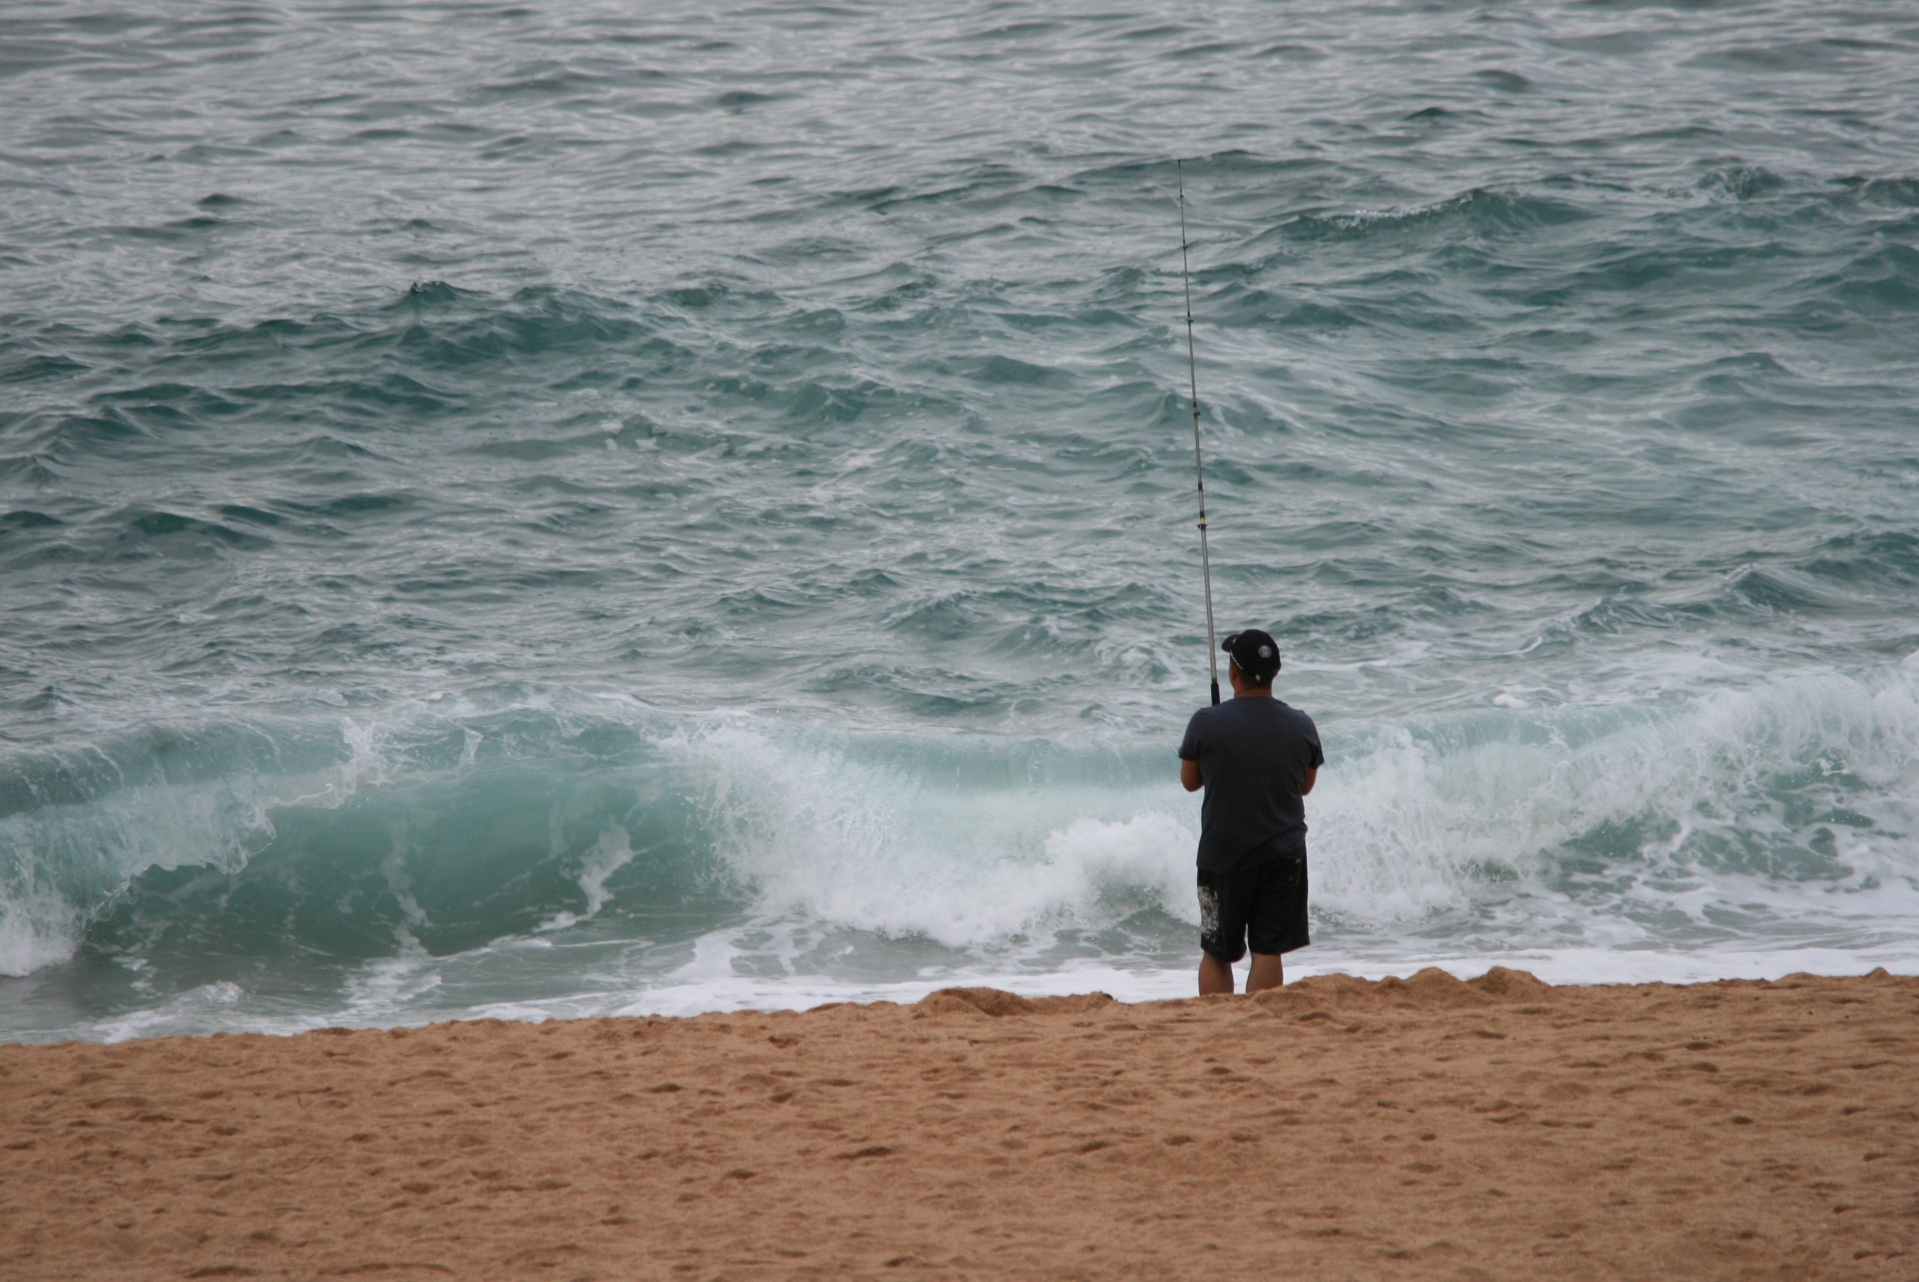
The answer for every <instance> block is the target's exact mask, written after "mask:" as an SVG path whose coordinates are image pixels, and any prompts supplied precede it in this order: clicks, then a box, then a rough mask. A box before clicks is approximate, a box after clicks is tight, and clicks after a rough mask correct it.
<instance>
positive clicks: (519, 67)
mask: <svg viewBox="0 0 1919 1282" xmlns="http://www.w3.org/2000/svg"><path fill="white" fill-rule="evenodd" d="M1176 160H1178V161H1180V162H1181V165H1180V166H1179V167H1178V168H1176V166H1175V161H1176ZM1182 174H1183V181H1184V186H1185V196H1186V203H1185V214H1186V219H1187V226H1188V234H1189V236H1190V241H1191V264H1192V308H1193V315H1194V320H1195V325H1194V337H1195V344H1196V349H1197V380H1198V386H1199V399H1200V403H1201V426H1202V429H1203V433H1204V446H1205V451H1206V467H1207V494H1208V506H1209V515H1210V518H1211V548H1212V565H1213V591H1214V597H1215V603H1216V608H1217V610H1218V614H1219V620H1220V624H1221V630H1222V631H1226V630H1231V629H1233V628H1237V627H1243V626H1260V627H1264V628H1267V629H1269V630H1270V631H1272V632H1273V633H1274V634H1275V635H1276V636H1277V637H1278V638H1279V640H1280V642H1281V645H1282V648H1283V651H1284V654H1285V668H1284V671H1283V672H1282V673H1281V675H1280V678H1279V682H1278V685H1277V687H1276V689H1277V693H1278V694H1279V695H1280V697H1282V698H1284V699H1286V700H1287V701H1289V702H1291V703H1293V704H1295V705H1297V706H1299V707H1302V708H1304V709H1306V710H1307V711H1309V712H1310V713H1311V714H1312V715H1313V716H1314V717H1315V718H1316V719H1317V721H1318V724H1319V726H1320V729H1321V732H1322V736H1323V739H1324V743H1325V750H1326V756H1327V765H1326V767H1325V768H1324V770H1322V771H1321V774H1320V784H1319V788H1318V790H1317V791H1316V792H1315V793H1314V794H1313V796H1312V797H1311V799H1310V800H1309V802H1308V820H1309V823H1310V825H1311V837H1310V839H1309V840H1310V843H1311V862H1312V878H1313V890H1314V899H1313V932H1314V939H1313V944H1312V946H1311V947H1310V948H1308V949H1306V950H1305V951H1303V952H1300V953H1297V954H1294V955H1292V956H1291V957H1290V958H1289V973H1290V974H1291V975H1294V976H1298V975H1308V974H1314V973H1322V972H1328V971H1347V972H1352V973H1356V974H1363V975H1370V976H1378V975H1384V974H1407V973H1410V972H1411V971H1413V970H1416V969H1418V968H1420V967H1423V966H1426V965H1440V966H1443V967H1445V968H1447V969H1449V970H1452V971H1454V972H1455V973H1458V974H1461V975H1473V974H1477V973H1479V972H1480V971H1483V970H1484V969H1486V968H1488V967H1489V966H1491V965H1494V964H1504V965H1509V966H1514V967H1520V968H1524V969H1527V970H1530V971H1533V972H1534V973H1536V974H1538V975H1540V976H1541V977H1542V978H1545V979H1548V980H1551V981H1553V982H1558V983H1589V982H1608V981H1625V980H1647V979H1667V980H1694V979H1706V978H1715V977H1729V976H1776V975H1781V974H1785V973H1788V972H1792V971H1798V970H1810V971H1817V972H1825V973H1857V972H1864V971H1867V970H1870V969H1872V968H1873V967H1875V966H1886V967H1889V968H1892V969H1895V970H1904V971H1907V972H1911V971H1913V970H1915V969H1919V609H1916V608H1915V607H1919V411H1916V410H1915V406H1919V14H1915V12H1914V11H1913V10H1912V9H1910V8H1909V7H1907V6H1903V5H1878V4H1861V5H1845V4H1831V3H1823V2H1819V3H1815V2H1813V0H1771V2H1764V0H1760V2H1753V3H1719V4H1715V3H1678V2H1674V3H1666V4H1641V3H1628V2H1624V0H1621V2H1617V3H1602V2H1595V3H1580V2H1574V0H1549V2H1548V3H1542V4H1505V3H1478V4H1431V3H1415V2H1412V0H1397V2H1384V3H1370V4H1357V5H1355V4H1332V3H1326V2H1324V0H1319V2H1316V3H1298V4H1283V5H1281V4H1271V3H1251V2H1246V0H1223V2H1222V3H1217V4H1206V5H1198V6H1194V5H1169V4H1162V3H1141V2H1130V3H1129V2H1126V0H1121V2H1120V3H1114V4H1097V5H1084V6H1073V5H1051V4H1038V3H1030V2H1026V0H961V2H959V3H945V4H939V5H932V4H924V3H917V2H914V0H909V2H907V3H896V2H892V0H888V2H885V3H872V2H868V0H831V2H821V0H768V2H757V3H756V2H747V3H739V2H732V0H721V2H720V3H707V4H700V5H692V4H680V3H660V4H646V5H640V4H618V3H612V2H611V0H571V2H569V3H559V2H558V0H525V2H524V3H515V4H477V5H476V4H451V3H441V4H424V3H415V4H392V3H381V2H378V0H289V2H286V3H276V4H261V3H251V2H235V3H187V2H185V0H155V2H154V3H150V4H146V5H142V6H139V7H137V8H113V7H104V6H99V5H94V4H83V3H78V2H76V0H29V2H27V3H21V4H14V5H10V6H8V7H7V9H6V11H5V13H4V14H0V192H3V193H4V194H3V195H0V1039H3V1040H8V1041H48V1040H63V1039H72V1038H87V1039H120V1038H127V1037H139V1036H153V1035H162V1034H174V1033H207V1032H214V1031H223V1030H224V1031H246V1030H251V1031H267V1032H293V1031H298V1030H301V1029H306V1028H313V1027H319V1026H324V1025H362V1026H373V1025H394V1024H409V1023H422V1022H426V1021H432V1020H443V1019H456V1018H471V1017H480V1016H498V1017H505V1018H515V1019H537V1018H546V1017H557V1016H578V1015H594V1014H615V1013H640V1012H648V1013H651V1012H662V1013H689V1012H694V1011H701V1010H715V1009H737V1008H742V1007H756V1008H782V1007H805V1006H810V1005H813V1004H816V1003H821V1002H827V1001H836V1000H873V999H890V1000H896V1001H910V1000H915V999H917V998H918V997H919V996H921V995H923V994H924V993H926V992H929V991H931V990H933V989H935V988H938V987H942V986H946V985H950V984H989V985H993V986H996V987H1001V988H1006V989H1010V990H1013V991H1017V992H1021V993H1027V994H1042V993H1056V992H1085V991H1090V990H1095V989H1097V990H1103V991H1106V992H1109V993H1112V994H1113V995H1115V996H1117V997H1121V998H1123V999H1138V998H1148V997H1165V996H1176V995H1184V994H1187V993H1190V992H1191V991H1193V985H1194V980H1193V970H1194V966H1195V963H1196V961H1197V956H1198V953H1197V938H1196V923H1197V920H1198V913H1197V906H1196V903H1195V900H1194V894H1193V871H1192V864H1193V850H1194V844H1195V840H1196V836H1197V827H1198V802H1197V799H1196V798H1195V797H1191V796H1188V795H1187V794H1185V793H1184V792H1183V791H1182V790H1181V789H1180V788H1179V786H1178V783H1177V773H1178V763H1177V760H1176V758H1175V750H1176V747H1177V745H1178V742H1179V738H1180V734H1181V731H1182V729H1183V727H1184V725H1185V721H1186V719H1187V717H1188V716H1189V715H1190V714H1191V713H1192V711H1193V710H1194V709H1195V708H1196V707H1198V706H1199V705H1200V704H1201V703H1202V702H1204V701H1205V699H1206V686H1207V679H1208V671H1207V664H1208V654H1207V647H1206V639H1205V623H1204V617H1205V615H1204V610H1205V606H1204V597H1203V592H1202V586H1201V578H1200V563H1199V544H1198V532H1197V530H1196V529H1195V520H1196V511H1195V491H1194V478H1193V470H1192V469H1193V455H1192V448H1193V441H1192V431H1191V406H1190V404H1189V400H1188V391H1187V383H1188V367H1187V353H1186V347H1185V338H1186V335H1185V301H1184V294H1183V285H1182V278H1181V267H1180V230H1179V216H1180V205H1179V203H1178V200H1177V199H1176V190H1177V186H1178V183H1179V182H1180V181H1181V176H1182Z"/></svg>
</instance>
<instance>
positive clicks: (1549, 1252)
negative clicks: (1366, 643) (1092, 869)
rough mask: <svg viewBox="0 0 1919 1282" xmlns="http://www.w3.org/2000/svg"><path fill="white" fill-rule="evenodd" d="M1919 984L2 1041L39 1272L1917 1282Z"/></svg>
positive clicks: (1562, 991)
mask: <svg viewBox="0 0 1919 1282" xmlns="http://www.w3.org/2000/svg"><path fill="white" fill-rule="evenodd" d="M1915 1015H1919V978H1915V977H1908V976H1895V975H1891V974H1888V973H1886V972H1885V971H1883V970H1880V971H1875V972H1874V973H1873V974H1871V975H1869V976H1864V977H1821V976H1812V975H1792V976H1787V977H1785V978H1783V979H1781V980H1778V981H1768V980H1721V981H1715V982H1708V983H1699V984H1690V985H1667V984H1617V985H1593V986H1576V987H1575V986H1567V987H1552V986H1549V985H1547V984H1544V983H1542V982H1541V981H1539V980H1538V979H1536V978H1534V977H1533V976H1531V975H1529V974H1527V973H1525V972H1522V971H1512V970H1506V969H1504V968H1495V969H1494V970H1492V971H1491V972H1489V973H1488V974H1486V975H1484V976H1482V977H1480V978H1478V979H1474V980H1471V981H1462V980H1459V979H1457V978H1454V977H1453V976H1452V975H1450V974H1447V973H1446V972H1444V971H1440V970H1437V969H1429V970H1426V971H1422V972H1420V973H1419V974H1417V975H1415V976H1413V977H1411V978H1409V979H1404V980H1400V979H1386V980H1381V981H1368V980H1362V979H1356V978H1352V977H1350V976H1344V975H1321V976H1312V977H1308V978H1304V979H1300V980H1298V981H1295V982H1293V983H1291V984H1288V985H1287V986H1286V987H1285V988H1283V989H1279V990H1276V991H1273V992H1268V993H1262V994H1259V995H1257V996H1255V997H1251V998H1248V997H1245V996H1236V997H1216V998H1181V999H1172V1000H1162V1001H1149V1002H1142V1003H1138V1004H1133V1005H1128V1004H1125V1003H1120V1002H1116V1001H1114V1000H1112V999H1111V998H1108V997H1105V996H1104V995H1101V994H1090V995H1083V996H1078V997H1051V998H1023V997H1017V996H1014V995H1013V994H1010V993H1004V992H1000V991H998V990H992V989H946V990H941V991H939V992H936V993H933V994H932V995H930V996H928V997H926V998H925V999H923V1000H921V1001H919V1002H917V1003H915V1004H913V1005H895V1004H892V1003H875V1004H869V1005H850V1004H831V1005H828V1006H825V1007H820V1008H816V1009H813V1010H810V1011H804V1012H792V1011H771V1012H751V1011H746V1012H726V1013H711V1014H704V1015H698V1016H691V1017H659V1016H654V1017H640V1018H602V1019H582V1020H575V1021H549V1022H546V1023H540V1024H530V1023H513V1022H503V1021H498V1020H481V1021H460V1022H452V1023H443V1024H432V1025H426V1026H416V1027H411V1028H394V1029H387V1030H373V1029H367V1030H357V1031H350V1030H336V1029H329V1030H321V1031H316V1032H308V1033H302V1034H297V1035H294V1036H272V1035H266V1034H214V1035H211V1036H203V1037H176V1038H154V1039H146V1040H135V1041H128V1042H120V1043H113V1044H103V1043H96V1042H64V1043H51V1044H5V1045H0V1152H4V1156H5V1161H4V1162H0V1265H4V1266H5V1267H4V1271H6V1272H8V1273H9V1274H10V1275H16V1276H21V1277H33V1278H36V1279H38V1278H48V1279H52V1278H82V1277H87V1278H101V1277H111V1278H148V1277H153V1278H159V1277H168V1278H177V1277H180V1276H201V1277H211V1276H233V1277H245V1276H260V1277H283V1278H309V1277H311V1278H319V1277H326V1276H342V1275H351V1274H357V1273H375V1272H377V1273H379V1274H381V1275H383V1276H390V1277H399V1278H410V1277H439V1276H446V1275H447V1274H448V1273H449V1272H451V1273H453V1274H456V1275H458V1276H461V1277H473V1278H492V1277H499V1278H510V1277H523V1276H527V1275H528V1274H537V1275H545V1274H547V1273H548V1272H549V1271H551V1275H552V1276H556V1277H564V1278H569V1279H584V1278H655V1277H657V1278H695V1277H697V1278H708V1277H711V1278H722V1277H724V1278H761V1277H764V1278H786V1277H820V1278H827V1277H846V1276H869V1275H870V1276H874V1277H882V1276H884V1277H900V1276H941V1277H956V1278H957V1277H979V1278H1007V1277H1013V1278H1059V1277H1127V1278H1130V1277H1140V1278H1164V1277H1177V1276H1192V1275H1193V1274H1195V1273H1198V1272H1201V1271H1208V1272H1210V1271H1213V1270H1216V1269H1230V1270H1232V1271H1235V1272H1240V1271H1246V1270H1255V1271H1265V1272H1273V1271H1276V1272H1277V1273H1278V1274H1279V1275H1284V1276H1290V1275H1293V1274H1295V1273H1302V1272H1303V1273H1308V1274H1310V1275H1311V1276H1313V1277H1315V1278H1316V1279H1321V1280H1324V1279H1339V1278H1353V1279H1362V1278H1365V1279H1371V1278H1382V1277H1385V1278H1393V1277H1405V1278H1408V1279H1411V1278H1431V1277H1446V1278H1453V1277H1457V1278H1460V1279H1506V1278H1511V1279H1515V1280H1517V1279H1520V1278H1528V1279H1530V1278H1536V1277H1539V1276H1546V1275H1550V1276H1554V1277H1586V1276H1590V1277H1594V1278H1609V1279H1611V1278H1639V1277H1644V1278H1648V1279H1650V1278H1667V1277H1676V1276H1684V1277H1687V1278H1722V1277H1723V1278H1744V1277H1758V1276H1767V1277H1772V1276H1780V1275H1782V1274H1784V1275H1788V1276H1795V1277H1803V1278H1824V1277H1832V1278H1842V1277H1843V1278H1868V1279H1877V1278H1887V1279H1891V1278H1900V1279H1905V1278H1909V1277H1911V1276H1912V1273H1913V1270H1914V1269H1915V1267H1919V1073H1915V1072H1914V1071H1913V1070H1914V1068H1915V1067H1919V1031H1915V1030H1919V1022H1916V1021H1915V1020H1914V1016H1915Z"/></svg>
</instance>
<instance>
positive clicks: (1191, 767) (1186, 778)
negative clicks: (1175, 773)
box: [1179, 759, 1206, 792]
mask: <svg viewBox="0 0 1919 1282" xmlns="http://www.w3.org/2000/svg"><path fill="white" fill-rule="evenodd" d="M1179 781H1180V782H1181V783H1182V784H1184V785H1186V791H1188V792H1198V791H1199V790H1200V789H1201V788H1204V787H1205V786H1206V781H1205V780H1204V779H1201V778H1200V777H1199V762H1197V761H1187V760H1184V759H1182V760H1181V761H1180V763H1179Z"/></svg>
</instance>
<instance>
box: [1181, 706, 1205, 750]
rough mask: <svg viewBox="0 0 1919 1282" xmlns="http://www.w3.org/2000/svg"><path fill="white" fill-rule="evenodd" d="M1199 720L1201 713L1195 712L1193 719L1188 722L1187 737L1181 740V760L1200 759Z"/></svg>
mask: <svg viewBox="0 0 1919 1282" xmlns="http://www.w3.org/2000/svg"><path fill="white" fill-rule="evenodd" d="M1199 720H1200V714H1199V713H1197V712H1195V713H1194V714H1193V719H1192V720H1191V721H1188V722H1187V723H1186V737H1185V738H1184V739H1181V740H1180V741H1179V759H1180V760H1181V761H1198V760H1199V737H1200V736H1199Z"/></svg>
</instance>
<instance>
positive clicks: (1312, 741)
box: [1306, 717, 1326, 770]
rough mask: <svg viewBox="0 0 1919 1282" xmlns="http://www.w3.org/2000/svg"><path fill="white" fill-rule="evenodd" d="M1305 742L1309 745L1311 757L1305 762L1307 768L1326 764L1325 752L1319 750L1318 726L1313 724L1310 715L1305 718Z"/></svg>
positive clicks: (1311, 768) (1310, 768)
mask: <svg viewBox="0 0 1919 1282" xmlns="http://www.w3.org/2000/svg"><path fill="white" fill-rule="evenodd" d="M1306 742H1307V743H1308V744H1309V745H1310V746H1311V753H1312V756H1311V759H1310V760H1309V761H1308V762H1307V763H1306V768H1307V769H1308V770H1317V769H1319V768H1320V767H1321V766H1323V765H1325V764H1326V754H1325V753H1324V752H1323V751H1321V750H1320V746H1319V727H1318V726H1316V725H1314V724H1313V719H1312V718H1311V717H1307V718H1306Z"/></svg>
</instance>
